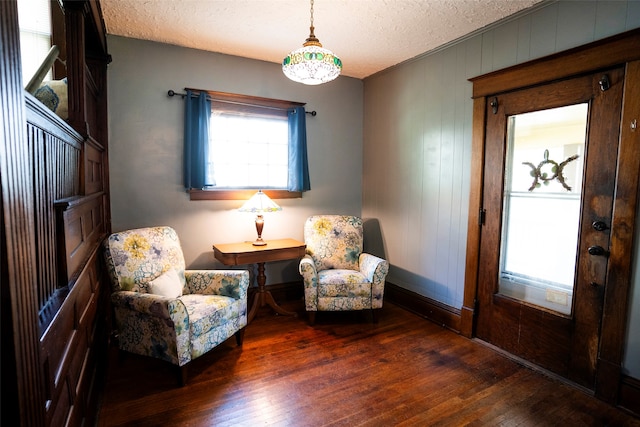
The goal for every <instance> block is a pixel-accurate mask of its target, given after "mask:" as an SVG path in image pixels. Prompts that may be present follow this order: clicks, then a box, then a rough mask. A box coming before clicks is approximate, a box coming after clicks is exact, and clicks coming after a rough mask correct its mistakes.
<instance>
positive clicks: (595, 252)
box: [587, 246, 609, 256]
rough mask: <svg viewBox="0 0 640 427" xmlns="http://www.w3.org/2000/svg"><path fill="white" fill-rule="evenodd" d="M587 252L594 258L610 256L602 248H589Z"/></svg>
mask: <svg viewBox="0 0 640 427" xmlns="http://www.w3.org/2000/svg"><path fill="white" fill-rule="evenodd" d="M587 251H589V254H590V255H594V256H609V252H607V251H606V250H605V249H604V248H603V247H602V246H589V249H587Z"/></svg>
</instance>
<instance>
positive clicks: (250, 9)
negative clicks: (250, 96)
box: [100, 0, 541, 78]
mask: <svg viewBox="0 0 640 427" xmlns="http://www.w3.org/2000/svg"><path fill="white" fill-rule="evenodd" d="M540 2H541V0H315V3H314V14H313V15H314V25H315V35H316V36H317V37H318V39H319V40H320V42H321V43H322V45H323V46H324V47H325V48H327V49H330V50H332V51H333V52H334V53H335V54H336V55H337V56H339V57H340V59H342V62H343V64H344V67H343V75H346V76H350V77H356V78H364V77H367V76H370V75H372V74H374V73H376V72H378V71H381V70H384V69H386V68H388V67H391V66H393V65H395V64H398V63H401V62H403V61H406V60H408V59H411V58H414V57H416V56H418V55H420V54H423V53H425V52H428V51H430V50H433V49H435V48H437V47H439V46H442V45H444V44H446V43H448V42H450V41H453V40H456V39H458V38H460V37H463V36H465V35H467V34H469V33H472V32H474V31H476V30H478V29H480V28H482V27H485V26H487V25H488V24H491V23H493V22H495V21H498V20H501V19H503V18H506V17H508V16H509V15H512V14H514V13H516V12H519V11H520V10H522V9H526V8H529V7H532V6H533V5H535V4H536V3H540ZM100 4H101V6H102V12H103V15H104V21H105V25H106V28H107V33H108V34H113V35H119V36H124V37H131V38H136V39H143V40H153V41H158V42H162V43H168V44H173V45H177V46H184V47H190V48H196V49H201V50H207V51H211V52H220V53H225V54H229V55H238V56H244V57H247V58H252V59H259V60H264V61H269V62H275V63H281V62H282V59H283V58H284V57H285V56H286V54H287V53H288V52H289V51H291V50H293V49H297V48H298V47H300V46H302V43H304V41H305V39H306V38H307V37H308V36H309V25H310V2H309V1H305V0H182V1H175V0H101V1H100Z"/></svg>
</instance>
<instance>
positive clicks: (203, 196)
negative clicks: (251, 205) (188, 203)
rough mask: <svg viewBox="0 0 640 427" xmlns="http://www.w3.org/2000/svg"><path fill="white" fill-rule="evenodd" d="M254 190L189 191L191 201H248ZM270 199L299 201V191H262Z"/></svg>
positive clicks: (300, 193)
mask: <svg viewBox="0 0 640 427" xmlns="http://www.w3.org/2000/svg"><path fill="white" fill-rule="evenodd" d="M256 191H258V190H257V189H255V190H189V191H188V193H189V197H190V199H191V200H248V199H249V198H251V196H253V195H254V194H255V193H256ZM262 191H263V192H264V193H265V194H266V195H267V196H269V197H270V198H271V199H300V198H302V192H301V191H288V190H262Z"/></svg>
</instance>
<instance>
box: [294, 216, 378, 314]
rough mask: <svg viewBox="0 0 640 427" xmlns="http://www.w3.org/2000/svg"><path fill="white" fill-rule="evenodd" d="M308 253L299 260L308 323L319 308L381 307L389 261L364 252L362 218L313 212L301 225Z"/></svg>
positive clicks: (329, 309)
mask: <svg viewBox="0 0 640 427" xmlns="http://www.w3.org/2000/svg"><path fill="white" fill-rule="evenodd" d="M304 241H305V243H306V245H307V249H306V251H307V255H305V257H304V258H303V259H302V260H301V261H300V264H299V271H300V274H301V275H302V277H303V280H304V300H305V309H306V310H307V313H308V315H309V323H311V324H312V325H313V324H314V323H315V315H316V313H317V312H318V311H349V310H366V309H371V312H372V314H373V320H374V322H375V321H376V320H377V319H376V315H375V311H374V309H378V308H381V307H382V298H383V295H384V284H385V278H386V276H387V272H388V271H389V263H388V262H387V261H385V260H384V259H382V258H378V257H376V256H374V255H371V254H367V253H363V252H362V250H363V225H362V219H360V218H358V217H355V216H345V215H314V216H311V217H309V218H308V219H307V221H306V222H305V225H304Z"/></svg>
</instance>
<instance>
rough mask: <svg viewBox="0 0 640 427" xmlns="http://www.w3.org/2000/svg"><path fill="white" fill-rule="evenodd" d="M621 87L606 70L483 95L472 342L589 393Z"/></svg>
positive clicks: (618, 77)
mask: <svg viewBox="0 0 640 427" xmlns="http://www.w3.org/2000/svg"><path fill="white" fill-rule="evenodd" d="M623 83H624V69H623V68H615V69H609V70H606V71H602V72H598V73H594V74H590V75H586V76H581V77H575V78H571V79H566V80H562V81H556V82H553V83H549V84H545V85H540V86H535V87H531V88H527V89H523V90H517V91H514V92H509V93H505V94H497V95H495V96H490V97H489V102H487V111H486V135H485V138H486V145H485V153H484V158H485V165H484V177H483V183H484V187H483V200H482V217H483V221H484V222H483V226H482V228H481V231H480V233H481V235H480V256H479V266H480V267H479V274H478V318H477V324H476V334H477V336H478V337H479V338H481V339H483V340H486V341H488V342H490V343H492V344H494V345H496V346H497V347H500V348H502V349H504V350H506V351H508V352H509V353H512V354H514V355H517V356H519V357H522V358H524V359H526V360H528V361H530V362H533V363H535V364H537V365H539V366H542V367H544V368H546V369H548V370H550V371H552V372H555V373H557V374H559V375H561V376H564V377H566V378H568V379H570V380H572V381H574V382H576V383H578V384H581V385H582V386H585V387H587V388H590V389H594V387H595V376H596V365H597V360H598V348H599V342H600V331H601V320H602V317H603V306H604V295H605V289H606V286H607V283H606V281H607V265H608V248H609V241H610V235H611V219H612V210H613V201H614V190H615V183H616V166H617V156H618V152H617V150H618V141H619V132H620V115H621V109H622V93H623ZM565 116H566V117H567V118H566V119H563V117H565ZM539 119H542V120H543V123H544V124H540V121H539ZM563 120H564V121H563ZM532 123H533V124H532ZM565 132H566V133H565Z"/></svg>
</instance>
